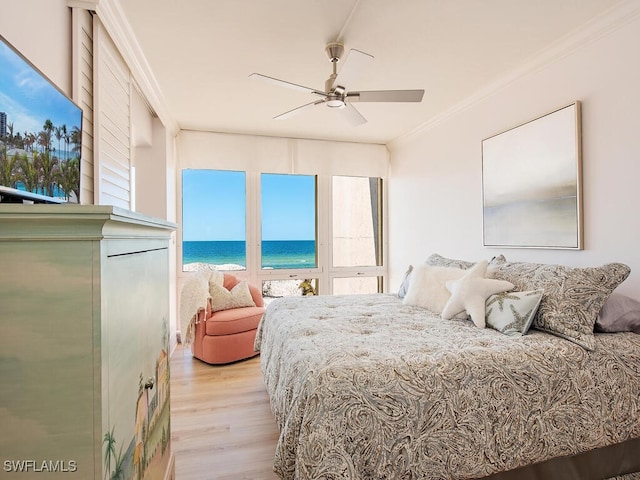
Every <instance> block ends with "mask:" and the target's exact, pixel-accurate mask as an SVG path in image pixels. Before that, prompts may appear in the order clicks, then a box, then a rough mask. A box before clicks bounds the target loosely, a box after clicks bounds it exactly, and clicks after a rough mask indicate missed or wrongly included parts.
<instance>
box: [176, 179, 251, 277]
mask: <svg viewBox="0 0 640 480" xmlns="http://www.w3.org/2000/svg"><path fill="white" fill-rule="evenodd" d="M201 264H213V265H216V266H218V267H219V268H220V269H221V270H243V269H246V267H247V248H246V179H245V173H244V172H233V171H223V170H183V171H182V269H183V271H187V270H197V269H198V267H199V266H201Z"/></svg>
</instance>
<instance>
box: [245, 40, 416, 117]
mask: <svg viewBox="0 0 640 480" xmlns="http://www.w3.org/2000/svg"><path fill="white" fill-rule="evenodd" d="M325 51H326V53H327V55H328V56H329V61H330V62H331V64H332V67H333V73H331V75H330V76H329V78H328V79H327V80H326V82H325V83H324V90H316V89H315V88H309V87H305V86H302V85H298V84H296V83H291V82H287V81H284V80H280V79H278V78H273V77H269V76H267V75H262V74H260V73H252V74H251V75H249V78H251V79H256V80H263V81H266V82H269V83H272V84H274V85H279V86H282V87H288V88H292V89H295V90H299V91H303V92H307V93H311V94H313V95H317V96H319V97H320V99H318V100H315V101H313V102H310V103H307V104H305V105H301V106H299V107H296V108H294V109H293V110H289V111H288V112H284V113H282V114H280V115H277V116H275V117H273V118H274V119H279V120H280V119H285V118H289V117H291V116H293V115H296V114H298V113H300V112H302V111H303V110H306V109H308V108H311V107H315V106H316V105H322V104H324V105H326V106H327V107H329V108H335V109H338V110H339V111H340V112H342V114H343V116H344V117H345V118H346V119H347V121H349V123H351V124H352V125H362V124H363V123H367V119H366V118H364V117H363V116H362V114H361V113H360V112H359V111H358V110H357V109H356V108H355V107H354V106H353V105H352V103H353V102H421V101H422V97H423V95H424V90H373V91H363V92H359V91H351V90H347V86H348V85H351V83H352V82H353V81H354V80H356V79H357V78H358V77H359V76H360V73H361V72H362V70H363V68H364V67H365V66H367V65H368V64H369V63H370V62H371V61H372V60H373V56H371V55H369V54H368V53H364V52H361V51H359V50H355V49H351V50H350V51H349V55H348V56H347V58H346V60H345V62H344V65H343V66H342V68H341V69H340V73H338V71H337V64H338V62H339V61H340V58H341V57H342V54H343V53H344V45H343V44H342V43H338V42H332V43H329V44H328V45H327V46H326V48H325Z"/></svg>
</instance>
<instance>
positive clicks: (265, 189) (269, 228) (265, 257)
mask: <svg viewBox="0 0 640 480" xmlns="http://www.w3.org/2000/svg"><path fill="white" fill-rule="evenodd" d="M260 192H261V216H260V218H261V225H262V231H261V245H262V247H261V267H262V268H263V269H299V268H316V267H317V254H316V177H315V176H313V175H280V174H271V173H263V174H262V175H261V176H260Z"/></svg>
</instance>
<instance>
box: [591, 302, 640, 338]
mask: <svg viewBox="0 0 640 480" xmlns="http://www.w3.org/2000/svg"><path fill="white" fill-rule="evenodd" d="M596 332H607V333H617V332H633V333H638V334H640V302H639V301H638V300H635V299H633V298H631V297H627V296H626V295H622V294H620V293H612V294H611V296H610V297H609V298H608V299H607V301H606V302H605V304H604V306H603V307H602V310H600V313H598V317H597V318H596Z"/></svg>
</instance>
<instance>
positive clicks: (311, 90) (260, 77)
mask: <svg viewBox="0 0 640 480" xmlns="http://www.w3.org/2000/svg"><path fill="white" fill-rule="evenodd" d="M249 78H250V79H252V80H262V81H264V82H268V83H271V84H273V85H277V86H279V87H287V88H292V89H294V90H298V91H300V92H305V93H316V94H318V95H322V96H326V95H327V94H326V93H324V92H320V91H318V90H316V89H315V88H309V87H305V86H303V85H298V84H297V83H291V82H286V81H284V80H280V79H278V78H273V77H268V76H267V75H262V74H260V73H252V74H251V75H249Z"/></svg>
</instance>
